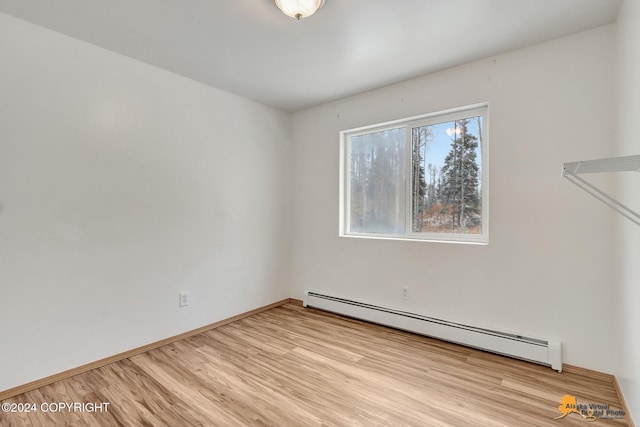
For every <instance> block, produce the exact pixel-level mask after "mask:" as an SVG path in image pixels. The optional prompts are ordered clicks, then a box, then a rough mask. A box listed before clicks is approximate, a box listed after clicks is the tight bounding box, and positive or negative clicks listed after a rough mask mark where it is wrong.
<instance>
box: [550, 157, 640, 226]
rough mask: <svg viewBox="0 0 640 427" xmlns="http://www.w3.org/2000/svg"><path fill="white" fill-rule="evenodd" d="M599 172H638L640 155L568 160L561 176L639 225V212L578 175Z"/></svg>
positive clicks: (639, 169)
mask: <svg viewBox="0 0 640 427" xmlns="http://www.w3.org/2000/svg"><path fill="white" fill-rule="evenodd" d="M599 172H640V155H637V156H626V157H611V158H608V159H597V160H585V161H580V162H568V163H564V164H563V165H562V177H563V178H566V179H567V180H569V181H571V182H572V183H574V184H575V185H577V186H578V187H580V188H581V189H583V190H584V191H586V192H587V193H589V194H591V195H592V196H593V197H595V198H596V199H598V200H600V201H601V202H602V203H604V204H606V205H607V206H609V207H610V208H611V209H613V210H615V211H616V212H618V213H619V214H621V215H623V216H625V217H626V218H628V219H629V220H631V221H633V222H634V223H636V224H638V225H640V214H638V212H636V211H634V210H633V209H631V208H629V207H627V206H625V205H623V204H622V203H620V202H619V201H617V200H616V199H614V198H613V197H611V196H610V195H608V194H607V193H605V192H604V191H602V190H600V189H598V188H596V187H595V186H593V185H592V184H590V183H588V182H587V181H585V180H584V179H583V178H582V177H580V176H578V175H580V174H585V173H599Z"/></svg>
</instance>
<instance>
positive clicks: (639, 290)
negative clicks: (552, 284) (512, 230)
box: [615, 0, 640, 422]
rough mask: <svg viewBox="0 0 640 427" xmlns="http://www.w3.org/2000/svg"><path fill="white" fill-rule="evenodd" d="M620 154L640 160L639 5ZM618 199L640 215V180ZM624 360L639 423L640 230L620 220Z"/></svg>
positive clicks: (626, 18) (625, 385)
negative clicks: (634, 156) (638, 155)
mask: <svg viewBox="0 0 640 427" xmlns="http://www.w3.org/2000/svg"><path fill="white" fill-rule="evenodd" d="M617 93H618V103H617V109H618V114H617V116H618V122H617V130H618V132H617V133H618V138H617V147H616V154H617V155H619V156H628V155H636V154H640V137H639V135H640V3H638V2H637V1H631V0H626V1H625V3H624V4H623V6H622V8H621V9H620V15H619V17H618V90H617ZM620 175H621V176H620V180H619V188H618V193H619V199H620V200H621V201H622V202H623V203H625V204H627V205H628V206H630V207H632V208H634V209H635V210H636V211H637V212H640V176H638V174H636V173H628V174H620ZM616 226H617V227H616V252H615V255H616V256H615V260H616V269H617V271H618V274H619V276H618V285H619V297H618V303H619V308H620V310H619V327H618V330H619V332H620V351H619V352H618V354H619V356H620V359H619V361H618V370H617V372H616V375H617V376H618V380H619V381H620V385H621V387H622V389H623V393H624V395H625V398H626V400H627V403H628V404H629V406H630V410H631V412H632V414H633V415H634V417H635V418H636V422H638V417H640V279H639V278H640V228H639V227H638V226H637V225H635V224H633V223H632V222H630V221H628V220H627V219H625V218H623V217H620V216H618V217H616Z"/></svg>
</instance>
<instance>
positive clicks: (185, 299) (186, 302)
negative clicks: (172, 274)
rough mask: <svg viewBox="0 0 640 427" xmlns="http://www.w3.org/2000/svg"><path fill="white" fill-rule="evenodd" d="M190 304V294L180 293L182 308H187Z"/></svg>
mask: <svg viewBox="0 0 640 427" xmlns="http://www.w3.org/2000/svg"><path fill="white" fill-rule="evenodd" d="M190 302H191V298H190V297H189V292H180V307H186V306H188V305H189V303H190Z"/></svg>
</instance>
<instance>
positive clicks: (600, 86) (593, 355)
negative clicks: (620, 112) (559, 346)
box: [292, 26, 615, 372]
mask: <svg viewBox="0 0 640 427" xmlns="http://www.w3.org/2000/svg"><path fill="white" fill-rule="evenodd" d="M614 43H615V31H614V27H613V26H606V27H602V28H598V29H595V30H592V31H588V32H584V33H580V34H577V35H573V36H570V37H566V38H563V39H559V40H556V41H553V42H550V43H546V44H543V45H538V46H535V47H532V48H528V49H524V50H520V51H516V52H512V53H508V54H505V55H501V56H497V57H495V58H490V59H487V60H484V61H479V62H475V63H471V64H468V65H465V66H461V67H457V68H453V69H450V70H446V71H444V72H441V73H437V74H432V75H429V76H425V77H422V78H418V79H414V80H409V81H406V82H404V83H402V84H397V85H394V86H390V87H387V88H383V89H379V90H375V91H372V92H369V93H366V94H362V95H359V96H355V97H351V98H347V99H344V100H341V101H338V102H335V103H331V104H327V105H322V106H320V107H317V108H312V109H309V110H305V111H302V112H299V113H296V114H294V115H293V141H294V144H295V159H294V164H295V167H296V169H295V173H294V179H293V181H294V192H293V195H294V203H293V206H294V209H293V213H294V214H293V231H292V237H293V240H292V254H293V255H292V263H293V265H292V286H293V292H292V293H293V295H292V296H293V297H296V298H301V297H302V293H303V290H305V289H311V290H321V291H325V292H330V293H332V294H338V295H341V296H344V297H347V298H354V299H358V300H362V301H367V302H372V303H376V304H382V305H385V306H391V307H396V308H401V309H407V310H411V311H415V312H419V313H423V314H428V315H434V316H440V317H443V318H446V319H450V320H458V321H464V322H470V323H472V324H479V325H486V326H490V327H495V328H499V329H506V330H512V331H516V332H521V333H526V334H532V335H537V336H541V337H549V338H557V339H560V340H561V341H562V342H563V343H564V346H565V348H564V350H565V352H564V353H565V358H566V362H567V363H570V364H574V365H579V366H582V367H586V368H591V369H597V370H600V371H605V372H612V371H613V369H614V361H613V354H612V350H611V349H612V345H613V344H615V336H614V335H615V334H614V333H613V331H614V325H615V319H614V311H615V296H614V295H613V291H614V286H613V285H612V275H613V267H612V264H613V260H612V249H613V236H612V234H613V227H614V219H613V214H612V213H611V212H609V211H608V208H607V207H605V206H603V205H602V206H601V204H599V203H598V202H597V201H595V200H594V199H593V198H591V197H590V196H588V195H587V194H586V193H584V192H582V191H581V190H580V189H578V188H577V187H575V186H573V185H572V184H571V183H569V182H568V181H566V180H562V179H561V178H560V170H561V166H562V163H563V162H565V161H574V160H581V159H589V158H598V157H606V156H610V155H611V154H612V153H613V144H612V143H611V140H612V133H613V131H614V121H615V119H614V115H613V110H614V95H613V92H614V88H613V86H614V84H613V79H614V71H615V64H614V62H615V54H614V50H615V49H614V48H615V45H614ZM452 48H455V46H454V47H452ZM423 54H425V55H428V54H429V53H428V52H423ZM483 101H488V102H489V103H490V129H489V133H490V244H489V245H488V246H471V245H460V244H442V243H420V242H403V241H384V240H364V239H351V238H339V237H338V174H339V171H338V161H339V141H338V132H339V131H341V130H344V129H350V128H354V127H358V126H364V125H370V124H375V123H379V122H384V121H388V120H392V119H398V118H403V117H409V116H412V115H417V114H423V113H429V112H434V111H439V110H443V109H447V108H453V107H459V106H464V105H469V104H474V103H478V102H483ZM603 184H605V185H607V184H608V183H607V182H604V183H603ZM400 286H409V287H410V300H409V301H407V302H404V301H402V300H401V298H400Z"/></svg>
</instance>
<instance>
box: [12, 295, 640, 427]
mask: <svg viewBox="0 0 640 427" xmlns="http://www.w3.org/2000/svg"><path fill="white" fill-rule="evenodd" d="M564 395H572V396H576V398H577V399H578V402H580V403H602V404H610V405H611V408H612V409H620V408H621V404H620V401H619V399H618V395H617V392H616V390H615V386H614V384H613V382H612V378H611V377H610V376H608V375H605V374H600V373H597V372H590V371H587V370H583V369H579V368H576V369H568V370H567V372H565V373H563V374H559V373H557V372H555V371H553V370H551V369H550V368H547V367H543V366H539V365H535V364H531V363H527V362H523V361H519V360H514V359H510V358H505V357H502V356H498V355H494V354H489V353H486V352H482V351H479V350H475V349H470V348H466V347H461V346H457V345H454V344H450V343H446V342H443V341H439V340H435V339H431V338H427V337H423V336H419V335H415V334H410V333H407V332H403V331H398V330H394V329H390V328H385V327H381V326H377V325H372V324H369V323H366V322H361V321H358V320H354V319H348V318H344V317H341V316H338V315H334V314H331V313H326V312H322V311H319V310H314V309H305V308H302V307H300V306H299V305H297V304H287V305H283V306H281V307H276V308H273V309H271V310H268V311H263V312H260V313H257V314H254V315H252V316H250V317H247V318H244V319H240V320H237V321H235V322H232V323H228V324H225V325H223V326H220V327H218V328H216V329H212V330H209V331H206V332H202V333H200V334H197V335H193V336H189V337H187V338H184V339H182V340H180V341H177V342H174V343H171V344H167V345H165V346H162V347H159V348H155V349H153V350H150V351H147V352H145V353H142V354H138V355H136V356H133V357H130V358H128V359H124V360H121V361H119V362H116V363H113V364H111V365H107V366H103V367H101V368H98V369H94V370H92V371H89V372H85V373H83V374H80V375H77V376H75V377H73V378H69V379H66V380H63V381H59V382H57V383H54V384H51V385H48V386H45V387H41V388H39V389H36V390H33V391H30V392H27V393H24V394H22V395H19V396H16V397H15V398H12V399H9V400H7V401H6V402H8V403H18V402H20V403H30V402H31V403H36V405H40V404H42V403H46V402H66V403H71V402H108V403H109V404H110V406H109V410H108V411H105V412H82V411H80V412H78V411H72V412H69V411H60V412H55V413H54V412H44V411H37V412H31V413H2V412H0V426H1V427H14V426H16V427H22V426H47V427H50V426H58V425H59V426H66V425H69V426H178V425H179V426H256V427H263V426H285V427H286V426H296V427H297V426H304V427H306V426H309V427H320V426H326V427H333V426H336V427H338V426H363V427H375V426H416V427H417V426H437V427H465V426H469V427H471V426H473V427H476V426H491V427H512V426H523V427H527V426H535V427H558V426H560V427H573V426H584V425H586V424H585V420H583V419H582V417H581V416H580V415H578V414H570V415H569V416H567V417H566V418H564V419H561V420H556V419H554V418H555V417H557V416H559V415H560V412H559V410H558V406H559V404H560V399H561V398H562V396H564ZM588 425H591V426H618V427H625V426H629V424H628V423H627V422H626V421H625V420H605V419H599V420H597V421H595V422H592V423H589V424H588Z"/></svg>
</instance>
